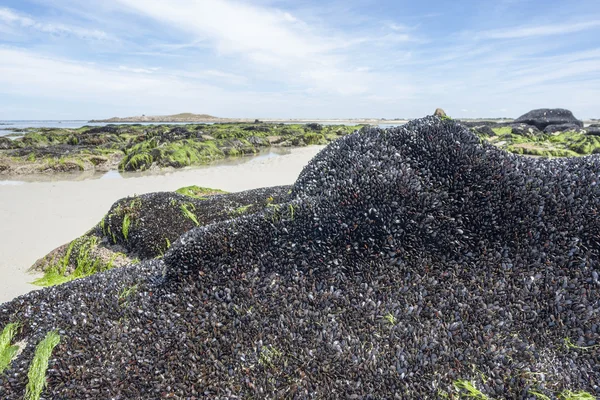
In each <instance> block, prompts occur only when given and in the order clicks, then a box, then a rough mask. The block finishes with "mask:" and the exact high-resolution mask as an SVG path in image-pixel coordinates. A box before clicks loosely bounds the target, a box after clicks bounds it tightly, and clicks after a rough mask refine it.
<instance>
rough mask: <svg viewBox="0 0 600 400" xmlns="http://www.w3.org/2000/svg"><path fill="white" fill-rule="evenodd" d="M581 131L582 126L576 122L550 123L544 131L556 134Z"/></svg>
mask: <svg viewBox="0 0 600 400" xmlns="http://www.w3.org/2000/svg"><path fill="white" fill-rule="evenodd" d="M571 131H572V132H579V131H581V126H579V125H576V124H558V125H548V126H547V127H545V128H544V133H549V134H554V133H557V132H571Z"/></svg>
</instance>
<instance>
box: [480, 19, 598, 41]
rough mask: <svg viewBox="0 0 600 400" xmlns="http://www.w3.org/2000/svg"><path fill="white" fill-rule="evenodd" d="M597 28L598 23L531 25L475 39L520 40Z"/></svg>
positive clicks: (491, 33) (486, 32)
mask: <svg viewBox="0 0 600 400" xmlns="http://www.w3.org/2000/svg"><path fill="white" fill-rule="evenodd" d="M598 27H600V21H586V22H567V23H564V22H563V23H557V24H551V25H535V24H532V25H528V26H517V27H512V28H507V29H495V30H489V31H483V32H480V33H479V34H478V35H477V37H478V38H481V39H521V38H530V37H536V36H553V35H565V34H568V33H575V32H581V31H586V30H590V29H594V28H598Z"/></svg>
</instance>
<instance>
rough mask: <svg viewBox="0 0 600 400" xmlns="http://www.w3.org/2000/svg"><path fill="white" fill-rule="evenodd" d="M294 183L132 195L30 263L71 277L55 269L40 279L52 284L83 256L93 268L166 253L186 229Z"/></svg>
mask: <svg viewBox="0 0 600 400" xmlns="http://www.w3.org/2000/svg"><path fill="white" fill-rule="evenodd" d="M290 189H291V187H290V186H276V187H271V188H264V189H254V190H248V191H244V192H238V193H225V192H222V191H220V190H214V189H206V188H199V187H189V188H182V189H180V190H178V192H159V193H149V194H144V195H140V196H135V197H127V198H124V199H121V200H119V201H117V202H115V203H114V204H113V206H112V207H111V208H110V210H109V211H108V213H107V214H106V215H105V216H104V218H103V219H102V221H101V222H100V223H99V224H98V225H97V226H96V227H94V228H93V229H91V230H90V231H89V232H88V233H86V234H85V235H83V236H82V237H80V238H77V239H75V240H73V241H72V242H70V243H67V244H65V245H63V246H60V247H58V248H57V249H55V250H53V251H52V252H50V253H49V254H48V255H46V256H44V257H43V258H41V259H39V260H38V261H36V263H35V264H34V265H33V266H32V267H31V268H30V269H31V270H33V271H41V272H46V273H48V271H51V270H52V269H54V270H56V272H57V275H60V276H63V277H64V278H65V279H62V278H61V279H56V278H57V277H56V276H52V274H50V276H49V277H45V278H42V279H40V280H39V281H38V282H37V283H38V284H40V285H42V286H51V285H53V284H56V283H63V282H66V281H68V280H70V279H69V276H70V275H71V274H76V273H77V272H76V271H77V269H78V267H79V264H80V263H81V260H83V259H85V260H86V262H87V263H88V264H89V266H90V267H91V266H93V270H90V269H89V268H88V271H87V272H89V274H92V273H97V272H101V271H104V270H108V269H111V268H115V267H121V266H123V265H125V264H129V263H131V262H132V260H134V259H136V260H148V259H153V258H155V257H161V256H162V255H164V253H165V252H166V251H167V250H168V249H169V248H170V247H171V244H172V243H174V242H175V241H176V240H177V238H179V237H180V236H181V235H182V234H184V233H185V232H187V231H189V230H191V229H193V228H195V227H198V226H206V225H210V224H212V223H216V222H220V221H225V220H228V219H232V218H238V217H241V216H243V215H250V214H255V213H257V212H259V211H262V210H264V209H265V207H275V206H276V205H277V204H279V203H281V202H283V201H287V198H288V196H289V191H290ZM180 193H185V194H180ZM198 193H199V194H198ZM51 272H52V271H51ZM75 277H76V276H75ZM75 277H73V278H75Z"/></svg>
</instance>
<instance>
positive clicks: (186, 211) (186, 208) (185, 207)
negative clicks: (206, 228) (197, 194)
mask: <svg viewBox="0 0 600 400" xmlns="http://www.w3.org/2000/svg"><path fill="white" fill-rule="evenodd" d="M180 209H181V213H182V214H183V215H184V216H185V217H186V218H188V219H190V220H192V221H193V222H194V223H195V224H196V226H200V222H198V218H197V217H196V215H195V214H194V213H193V212H192V211H195V210H196V206H195V205H194V204H192V203H185V204H182V205H181V206H180Z"/></svg>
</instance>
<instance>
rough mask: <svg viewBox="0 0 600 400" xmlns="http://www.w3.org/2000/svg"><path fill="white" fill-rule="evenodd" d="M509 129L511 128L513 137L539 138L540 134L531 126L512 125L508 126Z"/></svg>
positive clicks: (540, 132)
mask: <svg viewBox="0 0 600 400" xmlns="http://www.w3.org/2000/svg"><path fill="white" fill-rule="evenodd" d="M510 127H511V133H514V134H515V135H522V136H539V135H541V134H542V131H540V130H539V129H538V128H536V127H535V126H533V125H527V124H513V125H510Z"/></svg>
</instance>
